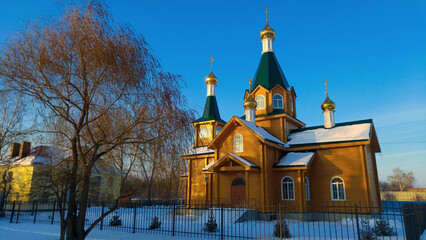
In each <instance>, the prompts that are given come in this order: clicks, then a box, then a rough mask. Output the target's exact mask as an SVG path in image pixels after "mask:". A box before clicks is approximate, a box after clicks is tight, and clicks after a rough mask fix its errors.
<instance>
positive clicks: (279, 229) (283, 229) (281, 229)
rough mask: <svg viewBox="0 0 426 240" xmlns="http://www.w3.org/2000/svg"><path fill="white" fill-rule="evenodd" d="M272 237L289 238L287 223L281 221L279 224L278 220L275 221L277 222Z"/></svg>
mask: <svg viewBox="0 0 426 240" xmlns="http://www.w3.org/2000/svg"><path fill="white" fill-rule="evenodd" d="M274 236H275V237H281V236H282V237H283V238H291V234H290V230H289V229H288V226H287V222H286V221H285V220H284V219H283V220H281V224H280V221H279V220H277V222H276V223H275V227H274Z"/></svg>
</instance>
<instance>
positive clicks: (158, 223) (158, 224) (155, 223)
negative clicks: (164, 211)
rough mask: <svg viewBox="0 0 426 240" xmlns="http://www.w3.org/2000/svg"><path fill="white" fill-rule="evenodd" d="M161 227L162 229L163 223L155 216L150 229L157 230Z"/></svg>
mask: <svg viewBox="0 0 426 240" xmlns="http://www.w3.org/2000/svg"><path fill="white" fill-rule="evenodd" d="M159 227H161V221H160V219H158V217H157V216H155V217H154V218H153V219H152V221H151V224H150V225H149V229H151V230H153V229H156V228H159Z"/></svg>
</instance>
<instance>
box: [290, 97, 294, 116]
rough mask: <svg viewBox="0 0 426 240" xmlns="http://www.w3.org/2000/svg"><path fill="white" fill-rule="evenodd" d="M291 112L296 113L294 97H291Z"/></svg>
mask: <svg viewBox="0 0 426 240" xmlns="http://www.w3.org/2000/svg"><path fill="white" fill-rule="evenodd" d="M290 110H291V112H292V113H294V104H293V97H292V96H290Z"/></svg>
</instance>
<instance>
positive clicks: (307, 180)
mask: <svg viewBox="0 0 426 240" xmlns="http://www.w3.org/2000/svg"><path fill="white" fill-rule="evenodd" d="M305 199H306V201H310V200H311V193H310V191H309V179H308V177H305Z"/></svg>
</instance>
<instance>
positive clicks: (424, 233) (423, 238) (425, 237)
mask: <svg viewBox="0 0 426 240" xmlns="http://www.w3.org/2000/svg"><path fill="white" fill-rule="evenodd" d="M420 240H426V230H425V231H424V232H423V234H422V236H420Z"/></svg>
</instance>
